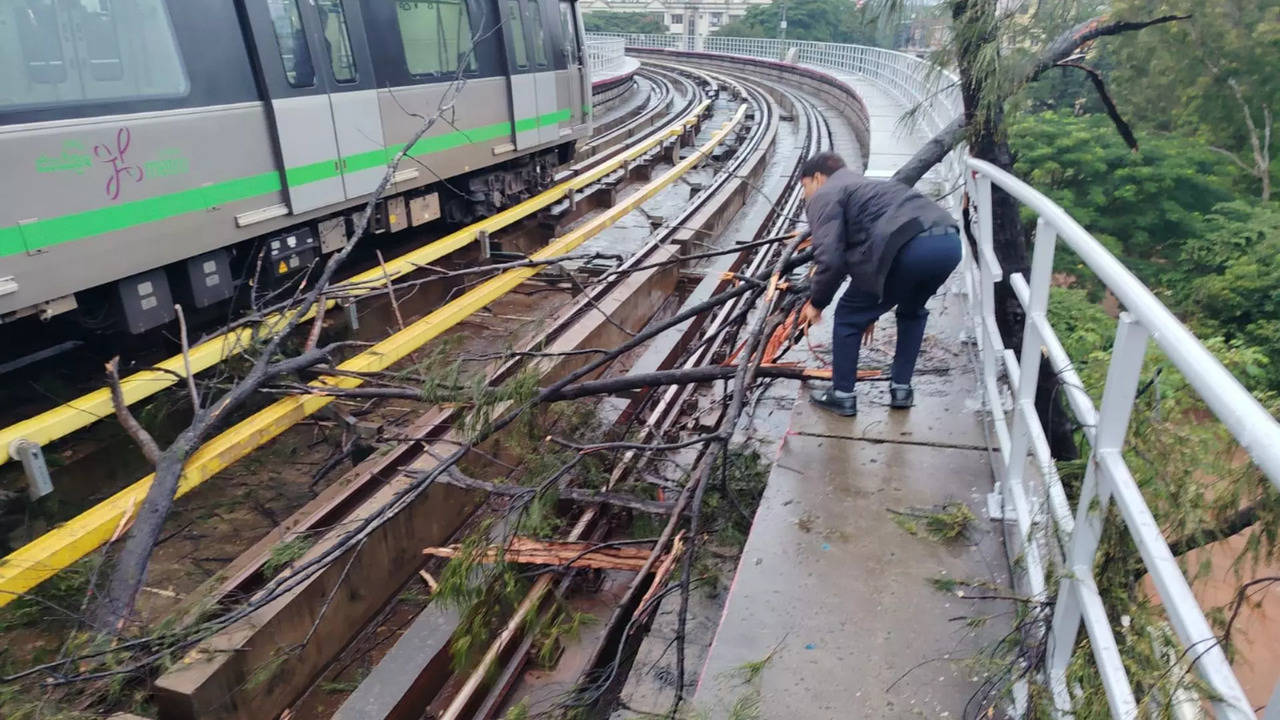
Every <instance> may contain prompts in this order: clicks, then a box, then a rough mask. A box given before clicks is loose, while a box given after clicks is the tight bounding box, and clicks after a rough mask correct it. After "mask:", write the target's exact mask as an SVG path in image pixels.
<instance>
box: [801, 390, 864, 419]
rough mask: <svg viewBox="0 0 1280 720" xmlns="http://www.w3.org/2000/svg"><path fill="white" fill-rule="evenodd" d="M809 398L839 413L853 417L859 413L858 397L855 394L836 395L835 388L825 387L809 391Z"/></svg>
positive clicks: (815, 403) (819, 405)
mask: <svg viewBox="0 0 1280 720" xmlns="http://www.w3.org/2000/svg"><path fill="white" fill-rule="evenodd" d="M809 399H810V400H812V401H813V404H814V405H817V406H818V407H820V408H823V409H824V410H828V411H830V412H833V413H835V414H837V415H842V416H844V417H853V416H854V415H857V414H858V398H857V396H855V395H850V396H849V397H836V395H835V391H834V390H832V389H831V388H825V389H822V390H814V391H813V392H811V393H809Z"/></svg>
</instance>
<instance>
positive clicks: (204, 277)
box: [0, 0, 591, 333]
mask: <svg viewBox="0 0 1280 720" xmlns="http://www.w3.org/2000/svg"><path fill="white" fill-rule="evenodd" d="M583 47H584V39H583V33H582V25H581V17H580V15H579V12H578V10H577V7H576V5H575V4H574V0H0V170H2V171H3V175H0V322H9V321H13V320H16V319H18V318H22V317H31V316H35V317H39V318H44V319H49V318H51V317H53V316H55V315H60V314H63V313H67V314H66V315H63V317H67V318H70V317H74V318H75V319H76V320H78V321H79V322H80V323H81V324H83V325H84V326H86V327H89V328H92V329H100V330H112V331H115V330H121V329H123V330H127V331H128V332H132V333H141V332H144V331H147V330H150V329H152V328H156V327H158V326H161V325H164V324H166V323H168V322H169V321H171V320H173V319H174V317H175V310H174V304H175V303H182V304H183V307H184V309H185V308H188V307H191V308H197V309H201V308H203V309H209V308H213V309H217V308H220V307H224V306H225V303H228V302H232V301H233V299H234V298H235V297H236V295H237V293H238V292H239V289H240V288H243V287H265V288H270V287H279V286H280V284H281V283H285V282H291V281H292V279H296V278H297V277H298V276H299V275H300V274H301V273H304V272H306V271H307V268H309V267H312V266H314V264H315V262H316V261H317V260H318V259H320V258H322V257H323V256H324V255H325V254H326V253H331V252H334V251H336V250H337V249H339V248H341V247H343V246H344V245H345V244H346V243H347V242H348V240H349V238H350V236H351V232H352V218H353V216H354V215H355V214H356V212H357V211H358V210H359V208H361V207H363V206H364V204H365V203H366V202H367V201H368V197H369V195H370V194H371V193H372V192H373V191H374V189H375V188H376V186H377V185H378V183H379V181H380V180H381V178H382V177H383V175H384V173H385V172H386V165H387V163H388V161H389V160H390V159H391V158H392V157H394V155H395V153H397V152H398V151H399V150H400V149H402V147H403V146H404V143H405V142H407V141H408V140H409V139H410V137H411V136H412V135H413V134H414V133H415V131H417V130H418V128H419V127H420V126H421V124H422V119H421V116H427V117H430V116H432V115H433V114H435V113H436V111H437V108H438V106H439V105H440V100H441V97H442V96H443V95H444V94H445V93H446V91H448V90H450V88H452V90H453V91H454V92H455V93H457V99H456V102H455V103H454V105H453V108H452V110H451V111H449V112H446V113H444V114H443V115H442V116H441V117H440V119H439V120H438V121H437V122H436V123H435V125H434V126H433V127H432V129H431V130H430V131H429V132H428V133H427V134H426V135H425V136H424V137H423V138H422V139H420V140H419V141H417V142H416V143H415V144H414V145H413V147H412V148H410V150H409V155H410V156H411V157H412V158H413V160H412V161H411V160H409V159H406V160H405V161H403V162H402V163H401V164H400V166H399V167H398V169H397V172H396V174H395V176H394V184H393V185H392V186H391V187H390V188H389V190H388V191H387V193H386V195H385V196H384V198H383V199H382V200H381V201H380V202H379V204H378V206H377V212H376V213H375V216H374V220H373V226H372V227H373V230H374V231H377V232H394V231H398V230H402V229H405V228H407V227H411V226H416V225H421V224H423V223H427V222H430V221H433V220H436V219H438V218H443V219H444V221H445V222H453V223H461V222H466V221H468V220H471V219H474V218H476V217H479V216H484V215H487V214H491V213H492V212H494V211H496V210H497V209H499V208H501V207H505V206H507V205H510V204H513V203H515V202H518V201H519V200H522V199H524V198H526V197H528V196H530V195H532V194H534V193H536V192H538V191H540V190H542V189H545V188H546V187H547V186H549V185H550V183H551V181H552V179H553V176H554V173H555V169H556V168H557V167H558V166H559V165H561V164H563V163H565V162H567V161H568V160H569V159H570V158H571V157H572V155H573V150H574V147H575V144H576V143H577V141H579V140H581V139H583V138H585V137H588V136H589V135H590V133H591V107H590V104H591V82H590V79H589V78H588V71H587V68H586V67H585V58H584V51H583ZM460 66H461V72H459V68H460ZM459 77H461V78H464V79H465V82H459V80H458V79H459ZM459 86H461V89H460V90H459V89H458V88H459ZM26 322H34V320H28V321H26Z"/></svg>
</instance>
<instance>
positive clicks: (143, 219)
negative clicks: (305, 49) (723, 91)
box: [0, 109, 572, 257]
mask: <svg viewBox="0 0 1280 720" xmlns="http://www.w3.org/2000/svg"><path fill="white" fill-rule="evenodd" d="M571 115H572V113H571V111H570V110H568V109H565V110H558V111H556V112H553V113H547V114H545V115H541V116H538V117H533V118H524V119H521V120H517V121H516V124H515V129H516V131H523V130H532V129H535V128H537V127H540V126H542V125H553V124H558V123H561V122H564V121H566V120H568V119H569V118H570V116H571ZM511 132H512V126H511V123H509V122H499V123H494V124H492V125H483V126H481V127H478V128H472V129H469V130H458V131H455V132H450V133H445V134H443V135H436V136H433V137H426V138H421V139H419V140H418V141H417V142H416V143H414V144H413V147H412V148H410V150H409V155H411V156H415V157H417V156H421V155H430V154H432V153H438V152H443V151H445V150H452V149H453V148H458V147H462V146H464V145H470V144H472V143H480V142H486V141H489V140H494V139H496V138H500V137H503V136H506V135H510V134H511ZM403 147H404V146H403V145H392V146H389V147H386V148H382V149H380V150H370V151H368V152H363V153H357V154H355V155H347V156H345V157H343V158H342V159H343V161H345V162H346V172H356V171H358V170H367V169H369V168H374V167H384V166H385V165H386V164H387V162H389V161H390V160H391V159H393V158H394V157H395V156H396V153H399V152H400V150H401V149H403ZM341 174H342V172H341V171H339V170H338V161H337V160H325V161H323V162H317V163H309V164H307V165H300V166H297V167H291V168H286V169H285V177H286V178H287V181H288V183H289V184H290V185H305V184H306V183H310V182H316V181H318V180H324V179H327V178H333V177H339V176H340V175H341ZM281 189H283V186H282V185H281V184H280V174H279V173H278V172H275V171H272V172H266V173H261V174H258V175H251V176H249V177H244V178H236V179H234V180H225V181H223V182H218V183H213V184H210V185H206V186H203V187H198V188H191V189H189V190H180V191H178V192H174V193H169V194H167V195H159V196H156V197H152V198H144V199H142V200H133V201H130V202H125V203H120V204H119V205H112V206H109V207H103V208H97V209H94V210H85V211H84V212H78V213H71V214H69V215H63V216H61V217H55V218H48V219H45V220H36V221H34V222H30V223H27V224H26V225H22V226H17V225H11V226H9V227H0V257H5V256H7V255H18V254H21V253H25V252H29V251H32V250H40V249H42V248H47V247H50V246H53V245H59V244H62V243H66V242H72V241H75V240H83V239H84V238H87V237H92V236H94V235H101V234H103V233H108V232H113V231H115V230H123V229H125V228H129V227H134V226H136V225H144V224H146V223H150V222H155V221H157V220H166V219H168V218H171V217H176V216H178V215H184V214H186V213H191V212H199V211H203V210H210V209H213V208H216V207H217V206H219V205H224V204H226V203H229V202H235V201H238V200H248V199H250V198H254V197H258V196H260V195H269V194H271V193H276V192H279V191H280V190H281Z"/></svg>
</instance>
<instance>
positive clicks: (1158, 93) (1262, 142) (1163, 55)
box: [1099, 0, 1280, 201]
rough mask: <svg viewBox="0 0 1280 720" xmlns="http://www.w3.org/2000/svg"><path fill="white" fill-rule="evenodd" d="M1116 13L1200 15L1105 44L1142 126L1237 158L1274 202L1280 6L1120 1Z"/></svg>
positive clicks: (1251, 1)
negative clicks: (1272, 186) (1275, 115)
mask: <svg viewBox="0 0 1280 720" xmlns="http://www.w3.org/2000/svg"><path fill="white" fill-rule="evenodd" d="M1115 12H1116V13H1117V14H1121V13H1123V14H1126V15H1130V16H1145V15H1148V14H1151V13H1155V14H1161V13H1167V12H1172V13H1178V14H1189V13H1193V12H1194V14H1195V16H1194V17H1192V18H1190V19H1189V20H1188V21H1187V22H1185V23H1178V24H1176V25H1173V26H1170V27H1168V28H1164V29H1163V30H1162V31H1161V32H1159V33H1150V34H1144V35H1141V36H1139V37H1136V38H1133V39H1132V40H1131V41H1130V40H1126V41H1124V42H1107V43H1103V44H1100V48H1099V50H1100V53H1101V54H1103V55H1105V56H1107V57H1108V58H1109V61H1110V62H1112V63H1114V65H1115V73H1114V76H1113V77H1114V80H1115V82H1116V83H1117V84H1119V85H1122V86H1123V87H1124V88H1125V92H1124V95H1123V97H1122V98H1121V100H1120V105H1121V108H1122V109H1123V110H1124V112H1125V113H1126V115H1127V116H1128V117H1130V118H1132V119H1133V120H1134V122H1135V124H1137V125H1138V126H1141V127H1147V128H1150V129H1152V130H1160V131H1165V132H1175V133H1179V134H1182V135H1185V136H1187V137H1192V138H1196V139H1198V140H1200V141H1201V142H1203V143H1204V144H1206V145H1208V146H1210V147H1213V148H1217V149H1218V151H1219V152H1221V153H1223V154H1224V155H1226V156H1228V157H1230V158H1231V159H1232V160H1233V162H1235V163H1236V164H1237V165H1238V166H1239V168H1240V169H1242V170H1243V171H1244V173H1245V177H1246V178H1247V182H1248V184H1249V187H1251V188H1252V190H1253V192H1256V193H1257V194H1258V197H1260V198H1261V199H1262V200H1263V201H1266V200H1268V199H1270V192H1271V181H1272V179H1273V176H1274V171H1273V170H1272V168H1271V160H1272V158H1273V157H1274V156H1275V152H1276V150H1275V148H1274V147H1272V143H1271V142H1270V137H1271V133H1272V130H1273V125H1274V122H1273V116H1274V113H1275V111H1276V109H1277V108H1278V107H1280V73H1277V72H1276V61H1277V59H1280V0H1215V2H1209V3H1206V2H1198V1H1197V0H1118V1H1117V2H1116V8H1115Z"/></svg>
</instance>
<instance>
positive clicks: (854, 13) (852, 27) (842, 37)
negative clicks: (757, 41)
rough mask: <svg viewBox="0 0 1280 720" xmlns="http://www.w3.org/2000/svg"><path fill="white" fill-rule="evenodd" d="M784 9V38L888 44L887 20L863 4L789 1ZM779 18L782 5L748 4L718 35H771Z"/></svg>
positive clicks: (837, 0) (831, 0) (775, 32)
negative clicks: (785, 34) (873, 13)
mask: <svg viewBox="0 0 1280 720" xmlns="http://www.w3.org/2000/svg"><path fill="white" fill-rule="evenodd" d="M786 8H787V39H788V40H817V41H820V42H836V43H859V44H869V45H888V44H889V42H890V41H891V39H892V37H891V32H889V31H888V30H887V29H886V27H887V25H888V23H887V22H883V21H881V20H880V19H879V18H877V17H876V16H874V15H872V14H871V13H870V12H869V11H868V10H867V9H866V7H865V6H864V7H860V8H855V7H852V4H851V3H850V2H849V0H790V1H789V2H787V3H786ZM781 20H782V5H781V4H780V3H769V4H766V5H752V6H750V7H749V8H748V9H747V12H746V14H745V15H743V16H742V17H740V18H738V19H736V20H733V21H731V22H729V23H727V24H725V25H724V26H722V27H721V28H720V29H719V30H717V31H716V35H719V36H722V37H748V38H775V37H778V32H779V27H778V25H779V23H780V22H781Z"/></svg>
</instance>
